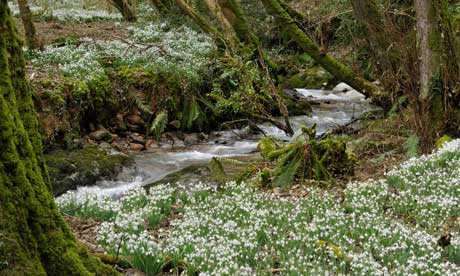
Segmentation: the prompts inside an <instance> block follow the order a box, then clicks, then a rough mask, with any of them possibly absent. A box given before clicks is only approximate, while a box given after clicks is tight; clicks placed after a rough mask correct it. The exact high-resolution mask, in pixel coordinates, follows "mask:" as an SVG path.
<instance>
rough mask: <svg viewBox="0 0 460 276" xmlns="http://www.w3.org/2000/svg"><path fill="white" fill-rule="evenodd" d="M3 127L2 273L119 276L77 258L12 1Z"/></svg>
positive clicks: (1, 50) (0, 32) (4, 18)
mask: <svg viewBox="0 0 460 276" xmlns="http://www.w3.org/2000/svg"><path fill="white" fill-rule="evenodd" d="M0 129H1V132H0V148H1V149H2V151H1V153H0V262H1V263H2V269H1V270H0V275H9V276H14V275H22V276H23V275H34V276H41V275H49V276H54V275H56V276H57V275H94V274H100V272H102V271H107V273H106V275H118V273H117V272H116V271H115V270H113V269H111V268H110V267H107V266H105V265H103V264H102V263H101V262H100V261H99V260H97V259H94V258H92V257H90V256H82V255H78V251H79V250H78V248H77V246H76V242H75V238H74V237H73V235H72V233H71V232H70V230H69V228H68V227H67V226H66V225H65V223H64V220H63V219H62V217H61V215H60V214H59V211H58V209H57V207H56V205H55V203H54V200H53V197H52V195H51V187H50V184H49V179H48V173H47V169H46V166H45V163H44V160H43V155H42V144H41V135H40V133H39V131H38V129H39V125H38V120H37V116H36V113H35V111H34V108H33V103H32V97H31V91H30V88H29V84H28V82H27V81H26V78H25V63H24V59H23V54H22V43H21V40H20V39H19V37H18V34H17V30H16V27H15V23H14V20H13V19H12V17H11V15H10V11H9V9H8V6H7V1H0ZM88 262H91V263H93V264H94V265H93V266H91V267H89V266H88V267H87V266H85V264H86V263H88ZM5 264H6V265H5Z"/></svg>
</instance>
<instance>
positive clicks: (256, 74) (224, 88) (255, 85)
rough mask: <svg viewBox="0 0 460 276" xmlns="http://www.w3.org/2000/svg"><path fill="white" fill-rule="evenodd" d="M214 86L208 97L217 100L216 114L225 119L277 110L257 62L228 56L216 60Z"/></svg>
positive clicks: (215, 104) (215, 102)
mask: <svg viewBox="0 0 460 276" xmlns="http://www.w3.org/2000/svg"><path fill="white" fill-rule="evenodd" d="M211 69H212V74H213V75H212V80H213V81H212V87H211V93H209V94H208V97H209V98H210V99H211V100H212V101H213V102H214V104H213V105H214V109H213V111H214V113H215V114H216V116H219V117H223V118H240V117H249V118H251V117H253V115H254V114H257V115H262V114H267V112H268V111H270V110H272V109H275V108H274V107H276V101H275V100H274V99H273V98H272V97H271V96H270V93H269V82H268V80H267V79H266V78H265V76H264V75H263V73H262V72H261V70H260V69H259V67H258V66H257V64H256V63H255V62H254V61H245V60H244V59H243V58H241V57H238V56H229V55H224V56H223V57H222V58H220V59H218V60H215V61H214V63H213V66H212V67H211Z"/></svg>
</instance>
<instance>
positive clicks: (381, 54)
mask: <svg viewBox="0 0 460 276" xmlns="http://www.w3.org/2000/svg"><path fill="white" fill-rule="evenodd" d="M351 4H352V6H353V11H354V14H355V16H356V18H357V19H358V21H360V22H361V23H362V24H363V25H364V26H365V27H366V30H367V33H366V34H367V40H368V42H369V45H370V48H371V50H372V54H373V56H374V59H375V61H376V66H377V69H378V70H379V72H380V73H381V74H384V73H385V72H388V71H391V72H394V71H395V69H394V66H396V67H397V66H398V63H399V62H400V61H399V60H398V58H397V55H395V53H394V51H393V49H392V34H390V33H389V32H388V31H387V30H386V29H385V19H384V17H383V15H382V14H381V13H380V11H379V9H378V6H377V3H376V1H375V0H352V1H351Z"/></svg>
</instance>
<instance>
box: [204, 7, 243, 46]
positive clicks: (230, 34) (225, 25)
mask: <svg viewBox="0 0 460 276" xmlns="http://www.w3.org/2000/svg"><path fill="white" fill-rule="evenodd" d="M203 2H204V3H205V5H206V6H207V7H208V10H209V12H210V13H211V14H212V15H213V16H214V18H216V20H217V22H219V25H220V27H221V28H222V30H223V33H224V35H225V36H226V37H227V39H228V40H234V38H235V37H236V33H235V31H234V30H233V28H232V25H231V24H230V22H228V20H227V18H226V17H225V15H224V13H223V12H222V9H221V8H220V6H219V5H218V4H217V3H216V0H203Z"/></svg>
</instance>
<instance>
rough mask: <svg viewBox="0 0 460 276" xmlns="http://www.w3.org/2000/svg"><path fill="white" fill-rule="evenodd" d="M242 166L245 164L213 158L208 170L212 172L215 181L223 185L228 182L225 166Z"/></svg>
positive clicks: (224, 158) (226, 158)
mask: <svg viewBox="0 0 460 276" xmlns="http://www.w3.org/2000/svg"><path fill="white" fill-rule="evenodd" d="M242 164H245V163H244V162H242V161H239V160H236V159H232V158H228V157H213V158H212V159H211V161H210V162H209V165H208V168H209V170H210V172H211V177H212V178H213V179H214V180H216V181H218V182H221V183H223V182H225V181H226V180H228V177H227V174H226V172H225V166H226V165H242Z"/></svg>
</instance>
